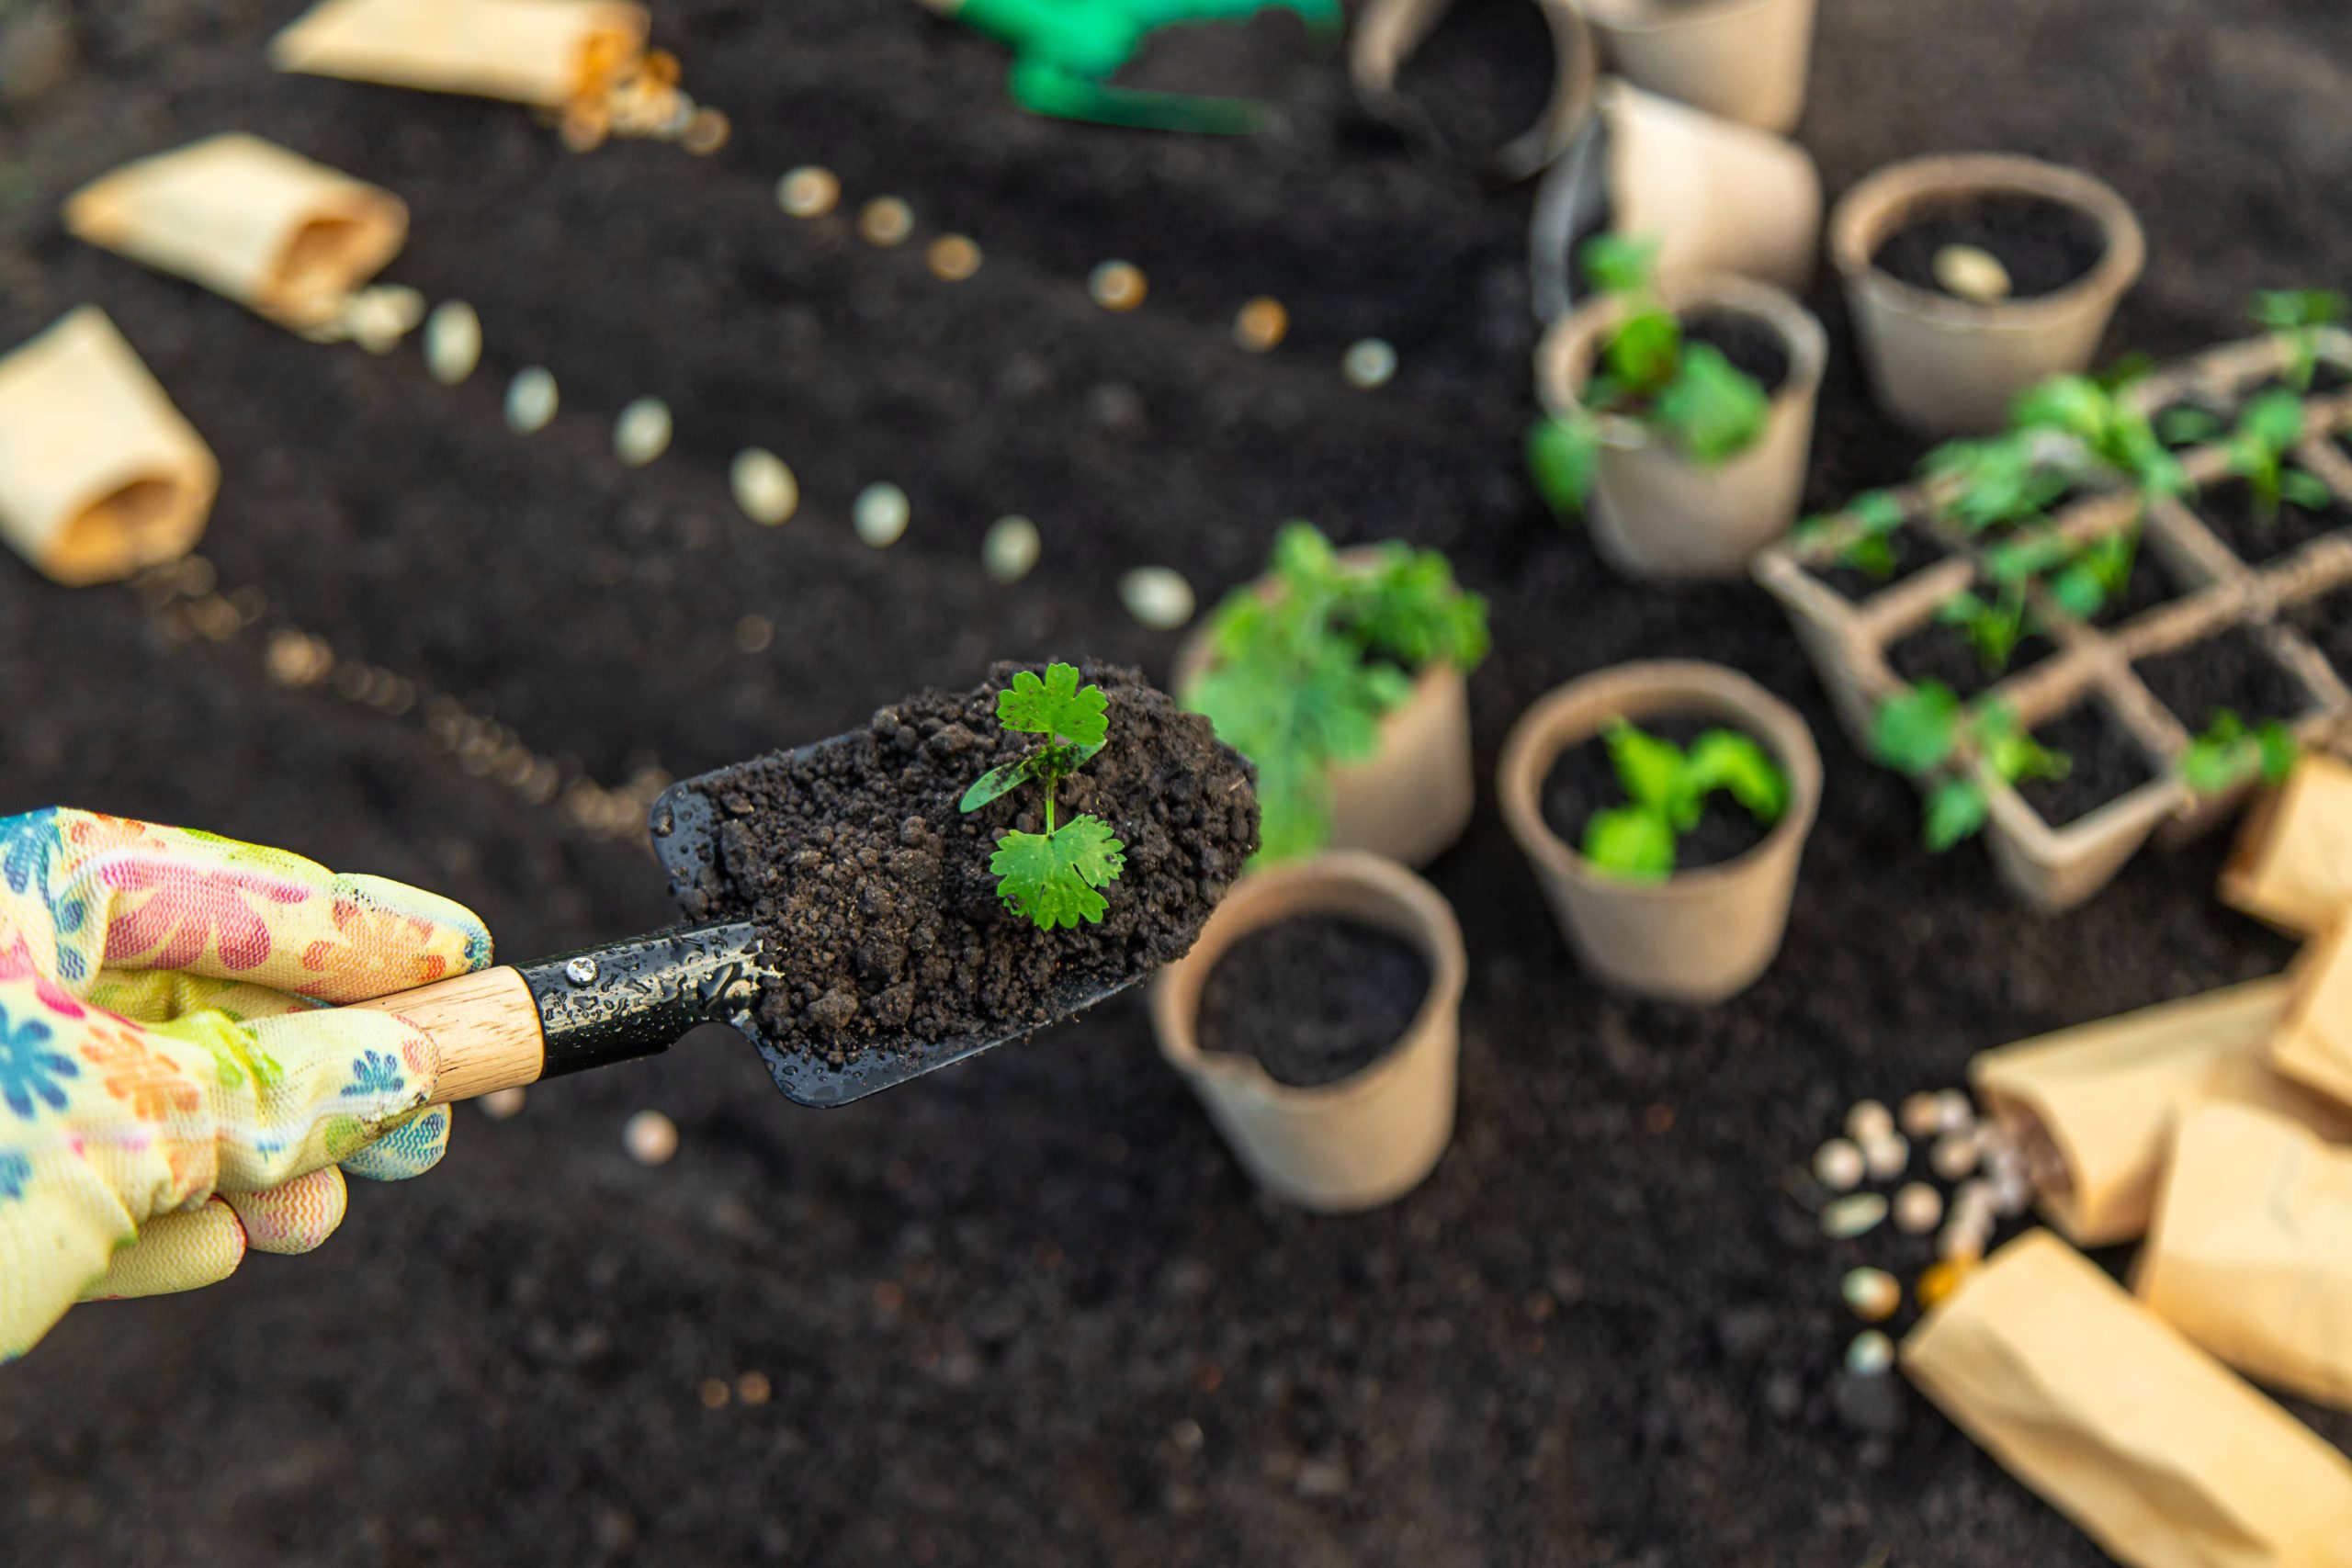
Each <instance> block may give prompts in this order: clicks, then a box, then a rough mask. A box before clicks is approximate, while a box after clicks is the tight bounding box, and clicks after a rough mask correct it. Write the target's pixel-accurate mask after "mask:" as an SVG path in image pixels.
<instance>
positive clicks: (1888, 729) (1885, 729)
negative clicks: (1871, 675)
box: [1871, 681, 2074, 854]
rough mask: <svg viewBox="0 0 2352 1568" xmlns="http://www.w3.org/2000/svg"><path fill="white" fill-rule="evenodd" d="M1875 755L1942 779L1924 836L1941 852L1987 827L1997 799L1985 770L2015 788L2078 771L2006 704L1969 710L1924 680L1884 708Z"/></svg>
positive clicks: (1917, 774) (1931, 796) (1875, 722)
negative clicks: (2040, 739)
mask: <svg viewBox="0 0 2352 1568" xmlns="http://www.w3.org/2000/svg"><path fill="white" fill-rule="evenodd" d="M1871 753H1872V754H1873V755H1874V756H1875V757H1877V759H1878V760H1879V761H1881V762H1883V763H1884V764H1886V765H1887V766H1888V767H1890V768H1893V769H1894V770H1895V771H1896V772H1897V773H1905V774H1907V775H1908V776H1910V777H1912V778H1915V779H1923V780H1924V779H1933V780H1935V781H1936V782H1935V784H1934V786H1933V787H1932V788H1931V789H1930V790H1929V791H1928V800H1927V805H1926V807H1924V810H1923V818H1922V823H1921V832H1920V837H1921V838H1922V839H1923V840H1925V841H1926V843H1927V846H1928V849H1930V850H1933V851H1935V852H1938V853H1939V854H1940V853H1941V852H1944V851H1945V850H1948V849H1950V848H1951V847H1952V846H1953V845H1954V844H1957V843H1959V842H1960V841H1961V840H1963V839H1966V838H1968V837H1970V836H1971V835H1973V834H1974V833H1975V832H1976V831H1977V830H1978V829H1981V828H1983V827H1984V826H1985V818H1986V816H1987V815H1988V814H1989V812H1990V810H1991V805H1992V801H1991V795H1990V793H1989V791H1988V790H1987V787H1986V785H1985V782H1984V778H1983V773H1990V774H1992V775H1993V776H1994V777H1996V778H1997V779H1999V780H2000V781H2001V782H2002V783H2004V784H2020V783H2022V782H2024V781H2025V780H2027V779H2063V778H2064V777H2065V776H2066V774H2067V773H2068V772H2069V771H2071V770H2072V768H2073V766H2074V763H2073V760H2072V759H2070V758H2069V757H2067V755H2066V754H2065V753H2064V752H2063V751H2053V750H2051V749H2050V748H2048V747H2046V746H2044V745H2042V744H2041V742H2040V741H2038V740H2036V739H2034V738H2033V737H2032V736H2031V735H2030V734H2028V733H2027V732H2026V729H2025V727H2024V726H2023V725H2021V724H2019V723H2018V716H2017V712H2016V710H2015V709H2013V708H2011V707H2010V706H2009V705H2007V703H1998V702H1981V703H1978V704H1976V705H1973V706H1963V705H1962V703H1961V700H1960V698H1959V697H1957V696H1955V695H1954V694H1953V693H1952V689H1951V687H1950V686H1947V685H1945V684H1944V683H1943V682H1940V681H1923V682H1920V683H1919V684H1918V685H1917V686H1915V687H1913V688H1912V689H1911V690H1910V691H1908V692H1905V693H1904V694H1901V695H1899V696H1894V697H1889V698H1888V699H1887V700H1886V701H1885V702H1883V703H1882V704H1880V705H1879V710H1878V713H1877V715H1876V716H1875V717H1874V718H1873V719H1872V721H1871ZM1972 764H1974V765H1972ZM1980 766H1981V770H1982V772H1981V773H1980V771H1979V768H1980Z"/></svg>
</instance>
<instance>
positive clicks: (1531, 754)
mask: <svg viewBox="0 0 2352 1568" xmlns="http://www.w3.org/2000/svg"><path fill="white" fill-rule="evenodd" d="M1666 716H1675V717H1684V718H1699V719H1703V720H1707V721H1710V722H1715V723H1720V724H1723V725H1724V726H1725V727H1726V728H1735V729H1738V730H1741V731H1744V732H1745V733H1747V734H1748V735H1751V736H1753V737H1755V739H1757V740H1758V741H1759V742H1761V743H1762V744H1763V746H1764V747H1765V749H1766V750H1770V752H1771V753H1772V755H1773V757H1774V759H1775V760H1776V761H1779V763H1780V764H1781V767H1782V768H1783V769H1784V770H1786V772H1787V773H1788V775H1789V807H1788V811H1787V813H1786V814H1785V815H1783V816H1782V817H1781V820H1780V821H1779V822H1778V823H1777V824H1775V825H1774V826H1773V828H1772V829H1771V831H1770V832H1769V833H1768V834H1766V835H1765V838H1764V840H1763V841H1762V842H1761V843H1759V844H1758V845H1757V846H1756V847H1755V848H1754V849H1752V850H1749V851H1748V852H1747V853H1746V854H1743V855H1741V856H1740V857H1738V858H1737V859H1736V860H1731V861H1726V862H1724V863H1722V864H1720V865H1709V866H1701V867H1698V868H1695V869H1693V870H1690V871H1681V872H1677V873H1676V874H1674V875H1673V876H1671V877H1669V878H1668V879H1667V880H1666V881H1664V882H1661V883H1652V884H1641V883H1634V882H1627V881H1623V880H1622V879H1620V878H1616V877H1611V876H1607V875H1603V874H1601V873H1600V872H1598V871H1596V870H1594V869H1593V868H1592V866H1591V865H1590V864H1589V863H1588V862H1587V861H1586V860H1585V858H1584V856H1583V855H1581V854H1580V853H1578V852H1577V850H1576V849H1575V848H1574V847H1573V846H1571V845H1569V844H1568V843H1567V842H1566V841H1565V840H1562V839H1561V838H1560V836H1559V835H1558V834H1557V833H1555V832H1554V831H1553V830H1552V826H1551V824H1550V823H1549V822H1547V821H1546V820H1545V819H1544V780H1545V779H1546V778H1547V777H1548V776H1549V775H1550V773H1551V772H1552V765H1553V763H1554V761H1555V760H1557V759H1558V758H1559V756H1560V755H1561V754H1562V753H1563V752H1565V751H1566V750H1569V748H1571V747H1574V746H1578V745H1581V744H1583V743H1584V742H1585V741H1588V740H1589V739H1592V738H1593V737H1595V736H1596V735H1598V734H1600V731H1601V729H1602V728H1603V727H1604V726H1606V725H1607V724H1608V723H1609V722H1610V721H1611V719H1615V718H1628V719H1632V720H1633V721H1634V722H1635V723H1636V724H1638V723H1641V722H1642V721H1644V720H1645V719H1657V718H1662V717H1666ZM1498 793H1499V795H1500V796H1501V800H1502V811H1503V820H1504V822H1505V823H1506V824H1507V825H1508V826H1509V827H1510V831H1511V836H1512V837H1513V838H1515V839H1517V840H1519V847H1520V849H1521V852H1523V853H1525V855H1526V856H1527V858H1528V860H1529V862H1530V863H1532V865H1533V866H1534V867H1535V875H1536V879H1537V880H1538V881H1540V882H1541V883H1542V884H1543V885H1544V897H1547V898H1548V899H1550V900H1551V904H1552V912H1553V913H1554V915H1555V916H1556V917H1557V918H1558V919H1559V922H1560V930H1561V931H1563V932H1564V933H1566V937H1567V939H1568V945H1569V946H1570V947H1571V948H1573V949H1574V950H1575V951H1576V953H1577V958H1578V959H1579V960H1580V961H1581V962H1582V963H1583V964H1584V965H1585V967H1587V968H1588V969H1590V970H1592V971H1593V972H1594V973H1596V974H1598V975H1599V976H1600V977H1601V978H1602V979H1604V980H1606V981H1608V982H1609V983H1610V984H1611V985H1613V986H1617V987H1622V988H1623V989H1625V990H1628V991H1635V992H1639V993H1641V994H1643V995H1645V996H1655V997H1664V998H1668V999H1671V1000H1675V1001H1685V1002H1717V1001H1721V1000H1723V999H1724V998H1726V997H1730V996H1733V995H1736V993H1738V992H1740V991H1742V990H1745V989H1746V988H1747V987H1748V986H1749V985H1750V984H1752V983H1753V982H1754V981H1755V980H1756V978H1757V976H1759V975H1761V974H1763V973H1764V970H1765V969H1766V967H1767V966H1768V965H1770V964H1771V962H1772V958H1773V955H1774V954H1776V953H1779V952H1780V950H1781V933H1782V931H1784V930H1785V929H1786V928H1787V925H1788V919H1789V900H1790V897H1791V896H1792V894H1793V893H1794V892H1795V889H1796V880H1797V862H1798V860H1799V859H1800V858H1801V857H1802V856H1803V854H1804V840H1805V836H1806V835H1807V834H1808V833H1810V832H1811V831H1812V830H1813V819H1814V814H1815V811H1817V810H1818V809H1819V807H1820V805H1821V756H1820V753H1819V752H1817V751H1816V750H1814V744H1813V733H1812V731H1811V730H1809V729H1807V728H1805V723H1804V719H1802V718H1800V717H1798V716H1797V714H1796V710H1795V709H1793V708H1792V707H1790V706H1789V705H1787V704H1786V703H1783V702H1781V700H1780V699H1779V698H1778V697H1775V696H1773V695H1772V694H1770V692H1767V691H1766V690H1765V689H1764V688H1763V687H1761V686H1759V685H1758V684H1757V683H1756V682H1753V681H1751V680H1749V679H1748V678H1747V676H1745V675H1742V674H1740V673H1739V672H1738V671H1735V670H1726V669H1724V667H1723V666H1721V665H1718V664H1704V663H1699V662H1696V661H1691V660H1654V661H1643V662H1637V663H1633V664H1620V665H1617V666H1616V667H1615V668H1613V669H1609V670H1602V671H1597V672H1595V673H1593V674H1590V675H1587V676H1585V677H1584V678H1582V679H1581V680H1577V681H1571V682H1568V683H1567V684H1566V685H1565V686H1561V687H1558V688H1556V689H1555V690H1554V691H1553V692H1551V693H1550V694H1547V695H1545V696H1544V697H1543V698H1541V699H1539V700H1538V701H1537V702H1536V704H1535V705H1533V706H1532V707H1531V708H1529V709H1528V710H1527V711H1526V712H1525V713H1523V714H1521V716H1520V718H1519V722H1518V723H1517V724H1516V725H1514V726H1512V727H1511V732H1510V739H1509V740H1507V741H1506V742H1505V743H1504V745H1503V757H1502V767H1501V773H1500V777H1499V779H1498Z"/></svg>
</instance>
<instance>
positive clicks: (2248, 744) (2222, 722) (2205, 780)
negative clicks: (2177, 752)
mask: <svg viewBox="0 0 2352 1568" xmlns="http://www.w3.org/2000/svg"><path fill="white" fill-rule="evenodd" d="M2299 750H2300V748H2299V746H2298V745H2297V743H2296V740H2295V732H2294V731H2293V730H2292V729H2290V728H2288V727H2287V726H2286V725H2285V724H2283V723H2281V722H2280V721H2278V719H2275V718H2274V719H2267V720H2265V721H2264V722H2263V723H2261V724H2257V725H2256V726H2255V727H2254V728H2251V729H2249V728H2246V722H2245V720H2244V719H2243V718H2240V717H2239V716H2237V715H2236V714H2235V713H2234V712H2233V711H2232V710H2230V709H2228V708H2215V709H2214V710H2213V717H2212V722H2211V723H2210V724H2208V725H2207V726H2206V727H2205V733H2204V734H2202V735H2200V736H2199V737H2198V738H2197V739H2194V740H2192V741H2190V742H2189V743H2188V750H2186V751H2184V752H2182V753H2181V758H2180V779H2181V782H2182V783H2183V784H2187V785H2188V787H2189V788H2191V789H2193V790H2195V791H2196V792H2197V793H2198V794H2199V795H2220V794H2221V793H2222V791H2224V790H2231V789H2235V788H2236V787H2237V786H2238V785H2240V784H2245V783H2248V782H2250V781H2252V780H2254V779H2260V780H2261V781H2262V782H2263V783H2264V784H2284V783H2285V782H2286V779H2287V775H2288V774H2289V773H2292V772H2294V771H2295V758H2296V756H2297V755H2298V753H2299Z"/></svg>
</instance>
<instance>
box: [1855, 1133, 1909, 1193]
mask: <svg viewBox="0 0 2352 1568" xmlns="http://www.w3.org/2000/svg"><path fill="white" fill-rule="evenodd" d="M1862 1164H1863V1166H1864V1168H1867V1169H1868V1170H1869V1171H1870V1173H1871V1180H1873V1181H1892V1180H1894V1179H1895V1178H1896V1177H1898V1176H1900V1175H1902V1174H1903V1173H1904V1171H1905V1170H1906V1169H1907V1168H1909V1167H1910V1164H1911V1144H1910V1140H1908V1139H1906V1138H1905V1137H1904V1135H1903V1134H1900V1133H1894V1132H1890V1133H1886V1134H1882V1135H1881V1136H1879V1137H1875V1138H1865V1139H1864V1140H1862Z"/></svg>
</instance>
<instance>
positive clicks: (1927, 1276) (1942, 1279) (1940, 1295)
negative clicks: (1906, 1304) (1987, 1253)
mask: <svg viewBox="0 0 2352 1568" xmlns="http://www.w3.org/2000/svg"><path fill="white" fill-rule="evenodd" d="M1975 1267H1976V1260H1975V1259H1974V1258H1945V1259H1944V1260H1943V1261H1942V1262H1940V1263H1930V1264H1929V1265H1928V1268H1927V1271H1926V1272H1925V1273H1923V1274H1921V1275H1920V1276H1919V1286H1918V1292H1917V1294H1918V1297H1919V1305H1920V1308H1921V1309H1922V1310H1923V1311H1924V1310H1926V1309H1928V1308H1931V1307H1938V1306H1941V1305H1942V1304H1943V1303H1945V1302H1947V1301H1950V1300H1951V1293H1952V1292H1954V1291H1957V1290H1958V1289H1960V1285H1961V1281H1962V1280H1965V1279H1967V1278H1968V1276H1969V1273H1970V1271H1971V1270H1972V1269H1974V1268H1975Z"/></svg>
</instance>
